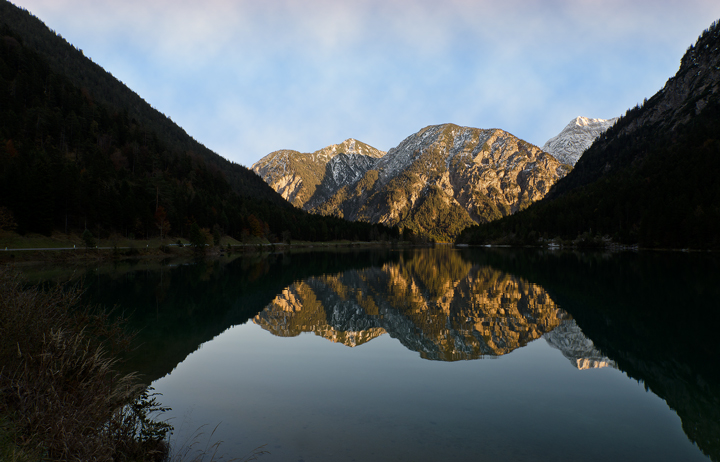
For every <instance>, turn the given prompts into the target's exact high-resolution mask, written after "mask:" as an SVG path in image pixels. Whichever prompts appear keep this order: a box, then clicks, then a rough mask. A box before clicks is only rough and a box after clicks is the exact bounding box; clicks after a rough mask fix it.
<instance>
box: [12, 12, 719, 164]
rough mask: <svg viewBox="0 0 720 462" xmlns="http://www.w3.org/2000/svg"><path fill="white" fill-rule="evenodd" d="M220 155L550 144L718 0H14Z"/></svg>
mask: <svg viewBox="0 0 720 462" xmlns="http://www.w3.org/2000/svg"><path fill="white" fill-rule="evenodd" d="M11 1H12V2H13V3H14V4H16V5H18V6H21V7H24V8H26V9H27V10H29V11H30V12H31V13H33V14H34V15H35V16H37V17H39V18H40V19H41V20H42V21H43V22H45V24H46V25H47V26H48V27H50V28H51V29H53V30H55V31H56V32H57V33H59V34H60V35H62V36H63V37H64V38H65V39H66V40H67V41H69V42H70V43H72V44H73V45H75V46H76V47H78V48H80V49H82V50H83V52H84V54H85V56H88V57H90V58H91V59H92V60H93V61H94V62H96V63H98V64H99V65H101V66H102V67H103V68H105V69H106V70H107V71H109V72H110V73H111V74H113V75H114V76H115V77H116V78H117V79H119V80H120V81H122V82H123V83H125V84H126V85H127V86H128V87H130V88H131V89H132V90H133V91H135V92H136V93H138V94H139V95H140V96H141V97H142V98H143V99H145V101H147V102H148V103H150V104H151V105H152V106H153V107H155V108H156V109H158V110H159V111H161V112H162V113H164V114H165V115H167V116H169V117H170V118H171V119H172V120H173V121H174V122H176V123H177V124H178V125H180V126H181V127H182V128H183V129H185V131H186V132H188V133H189V134H190V135H191V136H192V137H193V138H195V139H196V140H198V141H200V142H201V143H203V144H204V145H205V146H207V147H209V148H210V149H212V150H213V151H215V152H217V153H218V154H220V155H221V156H223V157H225V158H227V159H230V160H232V161H234V162H237V163H239V164H243V165H245V166H248V167H249V166H251V165H252V164H253V163H255V162H257V161H258V160H260V159H261V158H262V157H264V156H265V155H267V154H269V153H270V152H272V151H276V150H279V149H294V150H298V151H301V152H313V151H316V150H318V149H321V148H323V147H325V146H328V145H331V144H335V143H340V142H342V141H343V140H345V139H347V138H355V139H358V140H360V141H363V142H365V143H367V144H369V145H371V146H374V147H375V148H378V149H381V150H384V151H387V150H389V149H391V148H393V147H395V146H397V145H398V144H400V142H402V140H404V139H405V138H407V137H408V136H410V135H412V134H414V133H416V132H417V131H419V130H420V129H422V128H423V127H426V126H428V125H435V124H441V123H455V124H458V125H462V126H469V127H477V128H500V129H503V130H506V131H508V132H510V133H512V134H513V135H515V136H517V137H519V138H521V139H524V140H525V141H528V142H530V143H532V144H535V145H538V146H540V147H542V145H543V144H544V143H545V142H546V141H547V140H548V139H549V138H551V137H553V136H555V135H557V134H558V133H559V132H560V131H561V130H562V129H563V128H564V127H565V125H567V124H568V123H569V122H570V121H571V120H572V119H573V118H575V117H577V116H585V117H593V118H604V119H606V118H611V117H616V116H618V115H621V114H624V113H625V111H626V110H627V109H629V108H631V107H633V106H635V105H636V104H638V103H642V101H643V99H644V98H650V97H651V96H652V95H653V94H655V93H656V92H657V91H658V90H660V89H661V88H662V87H663V85H664V84H665V82H666V81H667V79H668V78H670V77H672V76H673V75H674V74H675V73H676V72H677V70H678V67H679V64H680V58H681V57H682V55H683V54H684V53H685V51H686V50H687V48H688V47H689V46H690V45H691V44H693V43H694V42H695V41H696V40H697V37H698V36H699V35H700V34H701V33H702V31H703V30H704V29H706V28H708V27H709V26H710V25H711V24H712V22H713V21H715V20H717V19H720V1H717V0H679V1H675V0H635V1H634V0H574V1H569V0H568V1H566V0H501V1H498V0H492V1H490V0H475V1H471V0H443V1H438V0H356V1H353V0H347V1H343V0H203V1H199V0H196V1H190V0H152V1H150V0H123V1H117V0H112V1H111V0H11Z"/></svg>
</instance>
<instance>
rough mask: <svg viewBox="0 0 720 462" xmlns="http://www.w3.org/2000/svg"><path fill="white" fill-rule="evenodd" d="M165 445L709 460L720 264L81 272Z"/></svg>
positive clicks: (430, 256) (349, 264) (389, 456)
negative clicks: (120, 334) (165, 431)
mask: <svg viewBox="0 0 720 462" xmlns="http://www.w3.org/2000/svg"><path fill="white" fill-rule="evenodd" d="M78 275H82V276H83V277H84V280H85V286H86V288H87V295H86V296H87V298H88V299H89V300H92V301H93V302H98V303H102V304H104V305H108V306H113V305H117V307H118V308H117V309H118V310H119V311H124V312H125V313H128V314H129V315H130V319H131V325H132V326H133V327H134V328H136V329H139V330H140V332H139V334H138V348H137V350H136V351H135V352H134V353H133V355H132V356H131V357H130V358H128V363H127V365H126V367H128V368H130V369H133V370H138V371H140V372H141V373H142V374H143V375H144V377H145V379H146V380H147V382H148V383H152V384H153V386H154V387H155V388H156V389H157V391H159V392H160V393H162V394H163V396H162V401H163V404H166V405H168V406H171V407H172V408H173V410H172V411H171V412H170V417H171V418H172V421H171V423H173V424H174V425H175V426H176V432H175V434H174V435H173V440H174V441H175V443H176V444H178V445H180V444H182V443H184V442H187V441H192V440H193V439H197V440H200V443H201V445H204V444H205V443H206V440H207V435H203V436H199V437H198V436H193V434H194V433H196V431H197V429H198V428H200V427H201V426H202V425H204V424H206V425H208V427H203V429H204V430H205V431H206V433H209V432H210V431H212V429H213V428H214V427H215V425H217V424H218V423H220V425H219V427H218V428H217V430H216V432H215V434H214V435H213V440H222V441H223V442H224V443H223V444H222V446H221V452H224V453H227V454H228V456H235V457H239V456H243V455H245V454H247V453H248V452H249V451H251V450H252V449H253V448H255V447H257V446H260V445H265V449H266V450H268V451H270V454H269V455H266V456H264V457H263V458H262V459H261V460H278V461H306V462H310V461H353V460H357V461H365V460H368V461H370V460H372V461H380V460H393V461H396V460H408V461H432V460H463V461H464V460H468V461H469V460H473V461H475V460H488V461H493V460H515V461H531V460H558V461H562V460H575V461H579V460H588V461H592V460H597V461H602V460H634V461H638V460H640V461H642V460H647V461H662V460H666V461H677V460H683V461H684V460H689V461H692V460H720V367H719V365H720V346H719V344H718V334H717V332H718V326H720V260H719V259H718V258H717V257H714V256H712V255H710V254H685V253H623V254H602V253H570V252H567V253H552V252H546V251H536V250H511V249H482V250H469V249H466V250H452V249H448V248H441V249H435V250H431V249H422V250H415V251H407V250H406V251H390V250H387V251H356V252H352V251H348V252H342V253H330V252H325V253H301V254H297V253H296V254H279V255H270V256H265V257H260V256H255V257H253V258H249V259H246V258H236V259H234V260H232V261H230V259H228V258H224V259H220V260H213V261H204V262H198V263H182V264H174V265H173V266H162V265H155V266H148V267H144V266H142V265H138V266H136V267H132V266H128V265H119V266H117V267H115V268H107V267H105V268H91V269H82V270H78V271H76V272H75V276H76V277H77V276H78Z"/></svg>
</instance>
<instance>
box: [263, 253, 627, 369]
mask: <svg viewBox="0 0 720 462" xmlns="http://www.w3.org/2000/svg"><path fill="white" fill-rule="evenodd" d="M253 322H255V324H258V325H260V326H262V328H263V329H265V330H267V331H269V332H271V333H273V334H274V335H277V336H280V337H294V336H297V335H299V334H301V333H303V332H313V333H315V334H316V335H319V336H321V337H324V338H326V339H328V340H331V341H333V342H338V343H342V344H345V345H347V346H350V347H355V346H358V345H362V344H363V343H366V342H368V341H370V340H372V339H374V338H376V337H378V336H380V335H383V334H384V333H388V334H389V335H390V336H391V337H393V338H395V339H398V340H399V341H400V342H401V343H402V344H403V345H404V346H405V347H406V348H408V349H410V350H413V351H417V352H419V353H420V356H421V357H422V358H425V359H431V360H440V361H457V360H469V359H478V358H482V357H485V356H491V357H493V356H501V355H504V354H507V353H510V352H511V351H513V350H515V349H517V348H520V347H523V346H525V345H527V344H528V343H529V342H531V341H533V340H537V339H538V338H540V337H542V336H543V335H545V336H546V340H547V342H548V343H549V344H550V345H551V346H553V347H554V348H557V349H558V350H560V351H561V352H562V353H563V354H564V355H565V356H566V357H567V358H568V359H570V360H571V362H573V364H574V365H575V366H576V367H578V368H579V369H587V368H591V367H606V366H609V365H613V362H612V361H611V360H609V359H607V358H605V357H603V356H602V354H601V353H600V352H599V351H597V349H595V348H594V346H593V343H592V341H591V340H589V339H588V338H587V337H585V336H584V335H583V334H582V331H581V330H580V329H579V328H578V327H577V324H575V323H574V322H573V321H572V320H571V317H570V315H569V314H568V313H567V312H565V311H564V310H562V309H560V308H559V307H558V306H557V304H556V303H555V302H554V301H553V300H552V299H551V298H550V296H549V295H548V294H547V292H546V291H545V290H544V289H543V288H542V287H539V286H537V285H535V284H531V283H529V282H528V281H526V280H524V279H521V278H517V277H514V276H512V275H510V274H507V273H503V272H501V271H498V270H495V269H493V268H491V267H489V266H481V265H472V264H471V263H469V262H468V261H466V260H464V259H463V258H462V257H461V256H460V255H459V254H458V253H457V252H454V251H452V250H450V249H437V250H429V249H426V250H420V251H417V252H415V253H412V254H410V255H409V256H407V257H401V258H400V260H399V261H397V262H388V263H385V264H384V265H383V266H382V267H370V268H365V269H361V270H350V271H344V272H340V273H337V274H333V275H329V274H325V275H322V276H318V277H311V278H308V279H305V280H303V281H300V282H296V283H294V284H292V285H291V286H289V287H287V288H286V289H284V290H283V291H282V292H281V293H280V294H279V295H278V296H276V297H275V299H274V300H273V301H272V303H270V304H269V305H268V306H267V307H266V308H265V309H264V310H263V311H262V312H261V313H260V314H258V315H257V316H256V317H255V318H254V319H253Z"/></svg>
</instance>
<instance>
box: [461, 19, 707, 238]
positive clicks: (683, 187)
mask: <svg viewBox="0 0 720 462" xmlns="http://www.w3.org/2000/svg"><path fill="white" fill-rule="evenodd" d="M718 177H720V24H719V23H717V22H716V23H714V24H713V25H712V27H710V28H709V29H708V30H706V31H705V32H704V33H703V34H702V35H701V37H700V38H699V39H698V41H697V43H696V44H695V45H693V46H691V47H690V48H689V49H688V51H687V53H686V54H685V56H684V57H683V59H682V62H681V66H680V70H679V71H678V73H677V74H676V75H675V76H674V77H673V78H671V79H670V80H668V82H667V84H666V85H665V87H664V88H663V89H662V90H660V91H659V92H658V93H657V94H655V95H654V96H653V97H652V98H650V99H649V100H647V101H645V102H644V103H643V105H642V106H640V105H639V106H637V107H635V108H633V109H631V110H629V111H628V112H627V113H626V114H625V116H624V117H621V118H620V120H618V122H617V123H616V124H615V125H614V126H613V127H611V128H610V129H609V130H608V131H607V132H605V133H604V134H603V135H602V136H601V137H600V138H598V140H596V141H595V143H594V144H593V145H592V146H591V147H590V148H589V149H588V150H587V151H586V152H585V153H584V154H583V156H582V157H581V158H580V160H579V161H578V163H577V164H576V165H575V168H574V169H573V171H572V172H571V173H570V174H568V175H567V176H566V177H565V178H563V179H562V180H560V181H559V182H558V183H556V184H555V186H554V187H553V188H552V189H551V190H550V192H549V193H548V195H547V196H546V198H545V199H544V200H542V201H540V202H538V203H536V204H534V205H532V206H530V207H529V208H528V209H527V210H525V211H524V212H521V213H518V214H516V215H513V216H511V217H507V218H505V219H503V220H500V221H497V222H494V223H489V224H486V225H480V226H474V227H472V228H468V229H466V230H465V232H464V233H463V234H462V235H461V236H460V237H459V238H458V242H464V243H475V244H482V243H492V242H515V243H520V242H524V243H530V244H533V243H537V242H538V238H541V237H545V238H554V237H560V238H563V239H575V238H577V237H579V236H582V237H583V238H589V239H585V241H588V240H589V241H592V240H596V241H597V239H598V238H599V237H600V236H609V237H610V238H612V239H613V240H615V241H617V242H621V243H628V244H639V245H640V246H643V247H675V248H683V247H690V248H720V181H718Z"/></svg>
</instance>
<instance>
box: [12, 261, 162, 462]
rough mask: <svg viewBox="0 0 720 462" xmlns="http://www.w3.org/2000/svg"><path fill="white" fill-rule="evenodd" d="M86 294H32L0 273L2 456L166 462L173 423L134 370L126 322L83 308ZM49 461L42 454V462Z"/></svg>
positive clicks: (37, 291) (33, 291)
mask: <svg viewBox="0 0 720 462" xmlns="http://www.w3.org/2000/svg"><path fill="white" fill-rule="evenodd" d="M80 295H81V293H80V290H78V289H77V288H75V289H70V290H66V289H64V288H62V287H57V288H52V289H45V290H41V289H39V288H25V287H24V286H23V283H22V281H21V279H20V278H19V276H18V275H17V274H15V273H13V272H12V271H11V270H8V269H7V268H0V338H2V343H1V344H0V421H1V422H2V423H3V425H2V428H0V445H2V446H1V447H0V451H2V452H0V456H2V457H3V458H6V459H9V460H18V461H22V460H59V461H71V460H73V461H74V460H78V461H80V460H96V461H111V460H133V461H143V460H163V459H165V458H166V457H167V444H166V443H165V441H164V437H165V434H166V433H167V432H168V431H169V430H170V428H171V427H170V426H169V425H167V424H164V423H163V422H156V421H154V420H153V419H152V418H151V414H152V412H153V411H156V410H162V408H160V407H159V406H158V405H157V403H156V402H155V400H154V398H152V396H151V395H148V392H147V390H146V389H145V387H143V386H141V385H139V384H138V383H137V380H136V377H135V376H134V375H133V374H128V375H120V374H119V373H117V372H116V371H115V369H114V366H115V360H114V359H112V358H113V357H114V355H116V354H118V353H119V352H120V351H122V350H123V349H125V348H127V347H128V346H129V341H130V338H129V337H128V336H127V335H126V334H125V332H124V330H123V328H122V320H119V321H114V322H110V320H109V317H108V315H107V314H106V313H102V312H99V311H97V310H93V309H89V308H86V309H81V308H79V301H80ZM38 457H39V458H38Z"/></svg>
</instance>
